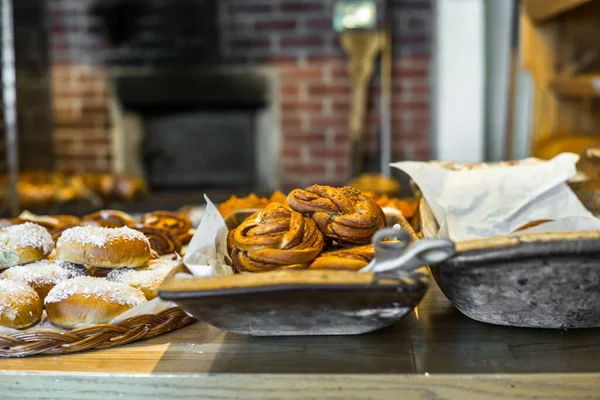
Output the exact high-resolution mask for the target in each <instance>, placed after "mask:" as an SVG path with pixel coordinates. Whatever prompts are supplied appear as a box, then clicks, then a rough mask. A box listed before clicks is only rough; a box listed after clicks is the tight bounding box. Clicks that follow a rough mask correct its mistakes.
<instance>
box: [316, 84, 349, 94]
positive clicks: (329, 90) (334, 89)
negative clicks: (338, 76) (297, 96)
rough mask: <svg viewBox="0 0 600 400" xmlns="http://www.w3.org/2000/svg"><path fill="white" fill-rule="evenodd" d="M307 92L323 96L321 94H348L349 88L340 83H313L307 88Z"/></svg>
mask: <svg viewBox="0 0 600 400" xmlns="http://www.w3.org/2000/svg"><path fill="white" fill-rule="evenodd" d="M308 94H310V95H311V96H323V95H335V94H343V95H349V94H350V88H349V87H345V86H342V85H326V84H313V85H310V86H309V88H308Z"/></svg>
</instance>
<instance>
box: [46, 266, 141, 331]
mask: <svg viewBox="0 0 600 400" xmlns="http://www.w3.org/2000/svg"><path fill="white" fill-rule="evenodd" d="M144 302H146V298H145V297H144V294H143V293H142V292H141V291H140V290H139V289H135V288H133V287H131V286H129V285H127V284H124V283H117V282H109V281H107V280H106V279H104V278H92V277H80V278H75V279H69V280H67V281H64V282H61V283H59V284H58V285H56V286H55V287H54V288H53V289H52V290H50V293H48V296H46V301H45V303H46V313H47V314H48V319H49V320H50V322H52V323H53V324H54V325H57V326H60V327H63V328H68V329H74V328H80V327H82V326H87V325H93V324H105V323H109V322H110V321H112V320H113V319H115V318H116V317H118V316H119V315H121V314H122V313H124V312H125V311H127V310H129V309H131V308H133V307H136V306H138V305H140V304H142V303H144Z"/></svg>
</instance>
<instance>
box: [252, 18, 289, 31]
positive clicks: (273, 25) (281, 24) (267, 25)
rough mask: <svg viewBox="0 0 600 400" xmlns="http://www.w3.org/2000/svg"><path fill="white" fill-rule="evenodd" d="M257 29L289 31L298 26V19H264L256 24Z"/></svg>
mask: <svg viewBox="0 0 600 400" xmlns="http://www.w3.org/2000/svg"><path fill="white" fill-rule="evenodd" d="M254 27H255V28H256V29H257V30H280V31H287V30H293V29H295V28H296V21H293V20H289V21H263V22H257V23H256V24H254Z"/></svg>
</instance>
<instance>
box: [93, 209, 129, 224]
mask: <svg viewBox="0 0 600 400" xmlns="http://www.w3.org/2000/svg"><path fill="white" fill-rule="evenodd" d="M82 222H83V225H91V226H99V227H102V228H121V227H123V226H127V227H130V228H131V227H132V226H134V225H135V220H134V219H133V218H132V217H131V215H129V214H127V213H124V212H123V211H117V210H100V211H97V212H95V213H93V214H89V215H86V216H85V217H83V219H82Z"/></svg>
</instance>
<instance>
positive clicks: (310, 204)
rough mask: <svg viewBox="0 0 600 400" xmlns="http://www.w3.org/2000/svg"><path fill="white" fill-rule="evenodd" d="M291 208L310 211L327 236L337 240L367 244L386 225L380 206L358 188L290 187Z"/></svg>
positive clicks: (307, 212)
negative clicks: (292, 188)
mask: <svg viewBox="0 0 600 400" xmlns="http://www.w3.org/2000/svg"><path fill="white" fill-rule="evenodd" d="M288 204H289V206H290V208H291V209H292V210H295V211H298V212H301V213H303V214H306V215H310V216H311V217H312V218H313V219H314V220H315V222H316V223H317V226H318V227H319V230H320V231H321V232H322V233H323V235H325V236H326V237H328V238H330V239H333V240H335V241H337V242H338V243H340V244H347V243H355V244H367V243H369V242H370V241H371V237H372V236H373V234H374V233H375V232H377V231H378V230H379V229H381V228H383V227H385V214H384V213H383V210H382V209H381V207H380V206H379V205H378V204H377V203H375V202H374V201H373V200H372V199H371V198H369V197H368V196H366V195H365V194H363V193H362V192H361V191H360V190H358V189H354V188H351V187H344V188H334V187H331V186H320V185H313V186H309V187H307V188H306V190H301V189H296V190H293V191H292V192H291V193H290V194H289V196H288Z"/></svg>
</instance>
